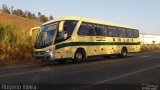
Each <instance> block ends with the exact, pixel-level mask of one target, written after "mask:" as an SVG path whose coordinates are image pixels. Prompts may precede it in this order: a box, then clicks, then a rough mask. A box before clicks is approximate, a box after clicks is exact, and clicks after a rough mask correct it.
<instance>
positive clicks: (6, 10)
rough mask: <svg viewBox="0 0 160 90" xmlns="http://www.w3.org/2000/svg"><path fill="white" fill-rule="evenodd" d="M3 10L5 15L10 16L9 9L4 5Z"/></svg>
mask: <svg viewBox="0 0 160 90" xmlns="http://www.w3.org/2000/svg"><path fill="white" fill-rule="evenodd" d="M2 9H3V11H2V12H3V13H7V14H10V11H9V8H8V7H7V5H6V4H3V5H2Z"/></svg>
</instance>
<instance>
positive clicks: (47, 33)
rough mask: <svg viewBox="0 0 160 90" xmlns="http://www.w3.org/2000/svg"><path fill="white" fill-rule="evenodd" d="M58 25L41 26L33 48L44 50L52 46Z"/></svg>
mask: <svg viewBox="0 0 160 90" xmlns="http://www.w3.org/2000/svg"><path fill="white" fill-rule="evenodd" d="M57 26H58V23H51V24H47V25H43V26H42V27H41V32H40V33H39V35H38V38H37V41H36V43H35V48H44V47H47V46H50V45H51V44H53V42H54V39H55V35H56V32H57Z"/></svg>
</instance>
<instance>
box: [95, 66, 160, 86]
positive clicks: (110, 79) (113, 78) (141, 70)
mask: <svg viewBox="0 0 160 90" xmlns="http://www.w3.org/2000/svg"><path fill="white" fill-rule="evenodd" d="M159 66H160V64H158V65H154V66H152V67H148V68H145V69H140V70H138V71H135V72H131V73H127V74H123V75H119V76H116V77H112V78H109V79H106V80H102V81H99V82H96V83H94V84H93V85H97V84H103V83H106V82H109V81H112V80H116V79H119V78H123V77H126V76H130V75H133V74H137V73H140V72H143V71H146V70H149V69H153V68H155V67H159Z"/></svg>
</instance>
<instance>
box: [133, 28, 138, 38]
mask: <svg viewBox="0 0 160 90" xmlns="http://www.w3.org/2000/svg"><path fill="white" fill-rule="evenodd" d="M133 32H134V38H138V37H139V31H138V30H134V31H133Z"/></svg>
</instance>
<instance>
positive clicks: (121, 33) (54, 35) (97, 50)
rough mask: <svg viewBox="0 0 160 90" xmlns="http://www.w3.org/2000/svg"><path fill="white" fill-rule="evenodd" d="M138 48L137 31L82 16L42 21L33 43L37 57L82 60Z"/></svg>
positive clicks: (124, 52) (138, 49) (124, 55)
mask: <svg viewBox="0 0 160 90" xmlns="http://www.w3.org/2000/svg"><path fill="white" fill-rule="evenodd" d="M139 51H140V39H139V30H138V29H136V28H133V27H128V26H124V25H119V24H113V23H110V22H104V21H100V20H94V19H90V18H84V17H63V18H59V19H55V20H51V21H48V22H46V23H44V24H42V26H41V29H40V33H39V35H38V37H37V40H36V43H35V46H34V57H35V58H37V59H45V60H53V61H54V60H56V61H58V62H64V61H65V60H66V59H72V60H73V62H82V61H83V60H84V59H85V58H87V57H91V56H110V55H118V56H120V57H126V56H127V54H128V53H133V52H139Z"/></svg>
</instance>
